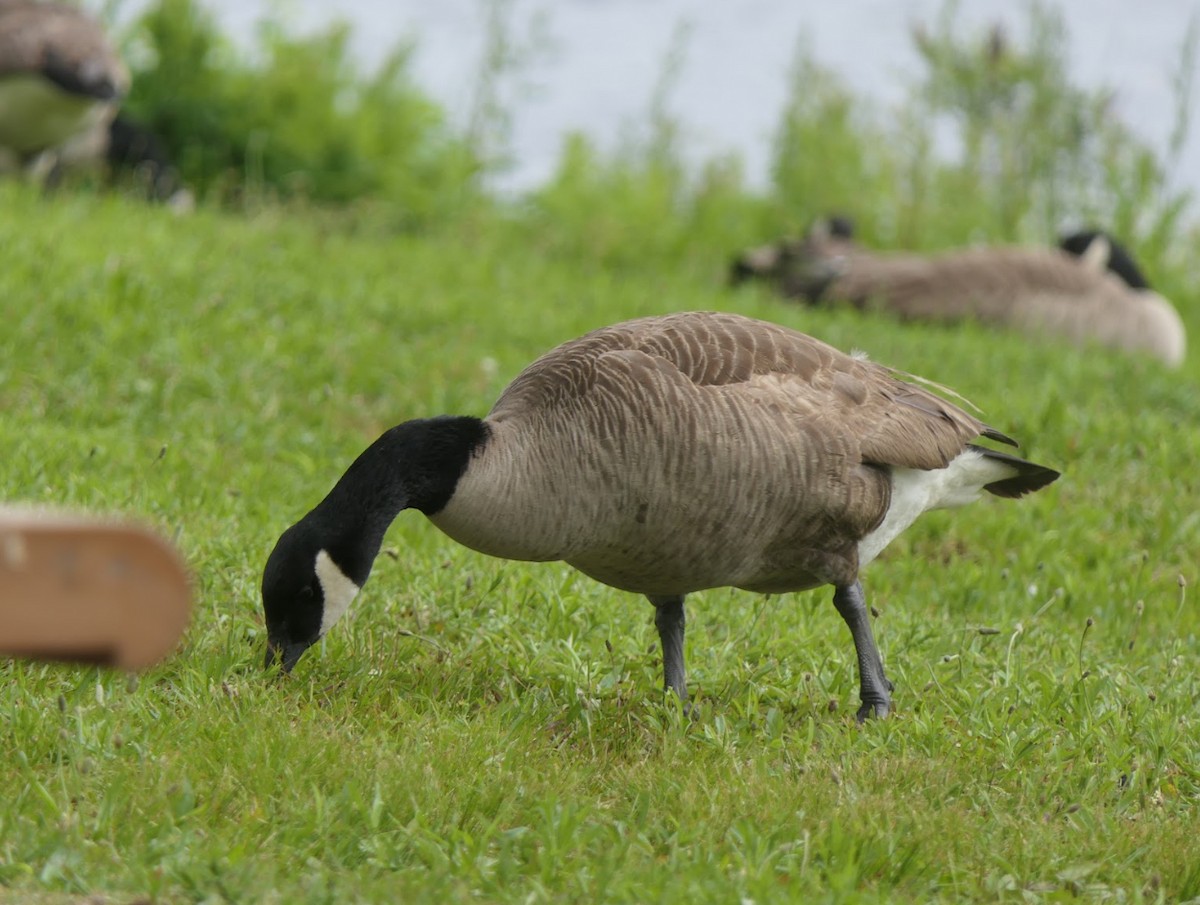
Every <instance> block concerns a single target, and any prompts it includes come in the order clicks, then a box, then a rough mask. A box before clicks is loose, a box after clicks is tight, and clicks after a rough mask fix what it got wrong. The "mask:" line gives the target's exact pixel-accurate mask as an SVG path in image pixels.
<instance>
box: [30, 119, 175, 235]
mask: <svg viewBox="0 0 1200 905" xmlns="http://www.w3.org/2000/svg"><path fill="white" fill-rule="evenodd" d="M56 153H57V157H58V161H57V163H58V167H56V168H55V169H54V170H53V171H52V173H51V174H50V176H51V180H53V181H57V178H58V177H61V176H62V175H63V171H78V170H97V169H98V170H103V171H104V177H105V178H106V181H107V182H109V183H110V184H113V183H126V184H128V185H130V187H132V188H133V189H135V190H136V191H137V192H138V193H139V194H141V195H142V196H143V197H145V198H146V199H148V200H151V201H161V202H162V203H164V204H166V205H167V206H168V207H170V208H172V209H174V210H176V211H179V212H181V213H186V212H188V211H191V210H192V209H193V208H194V207H195V196H194V195H193V194H192V191H191V189H189V188H188V187H187V186H186V185H184V184H183V180H182V179H181V178H180V175H179V170H178V169H176V167H175V165H174V164H173V163H172V162H171V158H170V156H169V155H168V153H167V150H166V148H165V147H164V146H163V143H162V142H161V141H160V140H159V138H158V136H157V135H155V134H154V132H153V131H152V130H151V129H150V128H149V127H148V126H146V125H144V124H142V123H141V122H140V121H138V120H137V119H135V118H133V117H132V116H130V115H129V114H127V113H126V112H125V111H123V110H122V111H120V112H119V113H117V115H116V116H114V117H113V118H112V120H111V121H110V122H98V123H96V124H94V125H93V126H92V128H91V129H89V130H88V131H87V132H85V133H83V134H81V135H77V136H75V137H74V138H72V139H70V140H69V141H67V142H65V143H64V144H63V145H61V146H60V147H59V148H58V150H57V152H56Z"/></svg>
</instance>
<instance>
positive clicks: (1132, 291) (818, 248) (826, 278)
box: [732, 226, 1187, 367]
mask: <svg viewBox="0 0 1200 905" xmlns="http://www.w3.org/2000/svg"><path fill="white" fill-rule="evenodd" d="M1123 277H1124V278H1123ZM754 278H760V279H765V280H769V281H771V282H773V283H774V284H776V285H777V286H778V287H779V290H780V292H781V293H782V294H783V295H785V296H787V297H790V298H799V299H802V300H804V301H808V302H812V303H817V302H823V301H826V300H828V301H836V302H846V303H849V304H851V305H854V306H856V307H860V308H868V307H872V306H874V307H878V308H881V309H883V310H885V311H889V312H891V313H893V314H895V315H897V316H899V317H901V318H905V319H913V320H931V321H959V320H965V319H974V320H978V321H980V322H982V323H985V324H993V325H997V326H1003V327H1009V328H1014V329H1017V330H1020V331H1023V332H1025V333H1029V334H1034V335H1049V336H1055V337H1059V338H1061V339H1065V340H1068V341H1070V342H1072V343H1075V344H1079V345H1083V344H1086V343H1093V342H1094V343H1098V344H1100V345H1103V346H1107V347H1109V348H1113V349H1119V350H1121V351H1124V352H1133V353H1140V354H1147V355H1151V356H1153V357H1155V358H1157V359H1158V360H1160V361H1161V362H1163V363H1164V364H1166V365H1168V366H1170V367H1177V366H1179V365H1180V364H1182V363H1183V360H1184V357H1185V355H1186V350H1187V331H1186V329H1185V327H1184V325H1183V321H1182V320H1181V319H1180V317H1179V314H1178V312H1177V311H1176V310H1175V308H1174V307H1173V306H1172V305H1171V303H1170V302H1168V301H1167V300H1166V299H1164V298H1163V297H1162V296H1160V295H1158V294H1157V293H1154V292H1152V291H1150V289H1149V287H1148V286H1147V285H1146V283H1145V278H1144V277H1142V276H1141V272H1140V271H1139V270H1138V268H1137V266H1136V264H1134V263H1133V259H1132V257H1131V256H1130V255H1129V253H1128V251H1126V250H1125V249H1124V248H1122V247H1121V246H1119V245H1118V244H1117V243H1116V242H1114V241H1113V240H1112V239H1111V238H1110V237H1108V236H1105V235H1104V234H1102V233H1098V232H1089V233H1080V234H1076V235H1075V236H1072V237H1068V238H1067V239H1064V240H1063V244H1062V246H1061V247H1060V248H1036V247H1003V246H1001V247H983V248H962V249H954V250H951V251H945V252H939V253H935V254H917V253H912V252H874V251H870V250H867V249H864V248H862V247H861V246H859V245H857V244H856V243H855V242H854V241H853V238H852V237H851V235H850V233H849V231H848V229H847V228H845V227H844V226H843V227H842V228H840V229H834V230H829V229H826V228H820V227H818V228H815V229H814V230H812V231H810V233H809V235H808V236H806V237H805V238H804V239H801V240H783V241H781V242H779V243H776V244H774V245H767V246H762V247H759V248H754V249H750V250H749V251H747V252H745V253H743V254H742V255H741V256H739V257H738V258H737V259H736V260H735V262H734V265H733V270H732V279H733V281H734V282H735V283H736V282H741V281H742V280H746V279H754ZM1127 279H1134V280H1136V281H1140V285H1136V284H1133V283H1129V282H1127V281H1126V280H1127Z"/></svg>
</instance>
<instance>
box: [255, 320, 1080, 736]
mask: <svg viewBox="0 0 1200 905" xmlns="http://www.w3.org/2000/svg"><path fill="white" fill-rule="evenodd" d="M980 436H984V437H988V438H990V439H993V440H999V441H1001V442H1006V443H1013V441H1011V440H1009V439H1008V438H1007V437H1005V436H1004V435H1003V434H1000V433H998V432H997V431H995V430H993V429H992V428H990V427H988V426H986V425H985V424H983V422H981V421H979V420H978V419H976V418H975V417H973V416H972V415H969V414H967V413H966V412H964V411H962V410H961V409H959V408H957V407H955V406H953V405H951V404H949V403H948V402H946V401H945V400H943V399H942V398H940V397H938V396H935V395H934V394H932V393H931V392H929V391H928V390H926V389H924V388H922V387H920V386H916V385H914V384H912V383H908V382H905V381H904V380H902V379H900V376H899V375H898V374H897V373H896V372H894V371H892V370H891V369H889V368H886V367H883V366H882V365H878V364H874V363H872V362H870V361H867V360H865V359H864V358H862V357H855V356H850V355H845V354H843V353H841V352H839V351H838V350H836V349H834V348H832V347H831V346H828V345H826V344H825V343H822V342H820V341H818V340H816V339H813V338H811V337H809V336H805V335H804V334H802V333H797V332H795V331H793V330H789V329H786V328H784V327H780V326H777V325H775V324H770V323H765V322H762V321H756V320H751V319H749V318H745V317H740V316H737V315H732V314H713V313H684V314H673V315H667V316H664V317H648V318H643V319H641V320H634V321H629V322H627V323H622V324H617V325H615V326H611V327H606V328H603V329H600V330H596V331H594V332H592V333H589V334H587V335H586V336H583V337H581V338H579V339H576V340H573V341H571V342H568V343H566V344H564V345H561V346H559V347H558V348H556V349H554V350H552V351H551V352H549V353H547V354H546V355H544V356H542V357H541V358H539V359H538V360H537V361H535V362H534V363H533V364H531V365H530V366H529V367H527V368H526V369H525V370H524V371H523V372H521V374H520V375H518V376H517V378H516V379H515V380H514V381H513V382H512V383H511V384H509V386H508V388H507V389H506V390H505V391H504V392H503V393H502V394H501V396H500V398H499V400H498V401H497V402H496V404H495V406H494V407H493V408H492V410H491V412H490V414H489V415H488V416H487V417H486V418H484V419H479V418H474V417H468V416H463V417H455V416H443V417H438V418H430V419H422V420H417V421H407V422H405V423H403V424H401V425H399V426H397V427H394V428H392V429H391V430H389V431H387V432H386V433H384V434H383V435H382V436H381V437H380V438H379V439H378V440H376V441H375V442H374V443H372V444H371V445H370V446H369V447H368V448H367V449H366V451H364V452H363V453H362V454H361V455H360V456H359V457H358V459H357V460H356V461H355V462H354V463H353V464H352V465H351V466H350V468H349V469H348V470H347V471H346V473H345V474H344V475H343V476H342V477H341V479H340V480H339V481H338V482H337V484H336V485H335V486H334V488H333V489H332V490H331V491H330V492H329V495H328V496H326V497H325V499H324V500H322V501H321V502H320V503H319V504H318V505H317V506H316V508H314V509H313V510H312V511H311V512H309V513H308V514H307V515H306V516H304V518H302V519H301V520H300V521H299V522H297V523H296V524H294V525H293V526H292V527H290V528H288V529H287V531H285V532H284V533H283V535H282V537H280V538H279V541H278V543H277V544H276V545H275V549H274V550H273V551H272V553H271V555H270V557H269V558H268V560H267V564H266V568H265V570H264V572H263V581H262V597H263V608H264V610H265V614H266V625H267V643H268V649H267V664H268V665H269V664H270V663H272V662H274V661H275V660H276V658H277V657H281V658H282V666H283V669H284V670H290V669H291V668H292V667H293V666H294V665H295V663H296V661H297V660H298V659H299V658H300V656H301V654H303V653H304V651H305V650H306V649H307V648H308V647H309V646H310V645H312V644H313V643H314V642H315V641H317V639H319V638H320V637H321V636H322V635H324V634H325V632H327V631H328V630H329V628H330V626H331V625H333V623H334V622H335V621H337V619H338V618H339V617H340V616H341V615H342V614H343V613H344V612H345V611H346V609H347V607H348V606H349V605H350V602H351V600H353V598H354V597H355V595H357V594H358V592H359V590H360V589H361V588H362V586H363V583H364V582H366V580H367V576H368V575H369V574H370V571H371V565H372V562H373V561H374V559H375V557H376V555H377V553H378V551H379V548H380V544H381V542H382V540H383V536H384V532H385V531H386V530H387V528H388V526H389V525H390V524H391V522H392V520H393V519H395V517H396V515H397V514H398V513H399V512H400V511H402V510H404V509H417V510H419V511H420V512H422V513H424V514H425V515H426V516H427V517H428V518H429V519H430V521H432V522H433V523H434V524H435V525H436V526H437V527H438V528H440V529H441V530H442V531H444V532H445V533H446V534H448V535H449V536H450V537H452V538H453V539H454V540H456V541H458V542H459V543H461V544H464V545H466V546H468V547H470V548H472V549H474V550H478V551H480V552H482V553H487V554H490V555H492V556H500V557H505V558H508V559H518V560H532V561H551V560H563V561H565V562H567V563H569V564H570V565H572V566H574V567H575V568H576V569H578V570H579V571H581V572H583V573H585V574H586V575H589V576H591V577H592V578H594V579H596V580H597V581H601V582H603V583H605V584H608V585H611V586H612V587H615V588H620V589H622V590H626V591H632V592H635V593H639V594H644V595H645V596H646V597H648V598H649V600H650V602H651V603H652V604H653V605H654V606H655V608H656V610H657V613H656V616H655V625H656V626H657V628H658V632H659V636H660V640H661V642H662V651H663V671H664V677H665V686H666V688H668V689H671V690H673V691H674V692H675V693H676V694H678V696H679V697H680V698H681V699H683V700H684V701H686V700H687V684H686V681H685V675H684V662H683V636H684V609H683V602H684V596H685V595H686V594H689V593H691V592H692V591H699V590H703V589H704V588H715V587H724V586H733V587H737V588H743V589H745V590H748V591H756V592H760V593H780V592H784V591H800V590H805V589H808V588H815V587H818V586H820V585H824V584H831V585H833V586H834V595H833V601H834V604H835V605H836V606H837V609H838V612H839V613H841V615H842V618H843V619H845V621H846V623H847V625H848V626H849V627H850V633H851V635H852V636H853V639H854V646H855V649H856V651H857V654H858V664H859V677H860V682H861V696H862V708H861V709H860V710H859V712H858V716H859V718H860V719H865V718H866V717H868V716H871V715H876V716H884V715H886V714H887V713H888V710H889V708H890V705H891V696H890V691H891V684H890V683H889V682H888V681H887V679H886V677H885V676H884V672H883V664H882V661H881V660H880V656H879V651H878V649H877V648H876V646H875V640H874V638H873V637H872V634H871V625H870V622H869V620H868V616H867V606H866V601H865V598H864V596H863V589H862V585H861V584H860V583H859V579H858V575H859V570H860V569H861V568H862V567H863V566H865V565H867V563H869V562H870V561H871V560H873V559H874V558H875V557H876V556H877V555H878V554H879V552H880V551H881V550H882V549H883V548H884V547H885V546H886V545H887V544H888V543H889V542H890V541H891V540H892V539H893V538H894V537H896V535H898V534H899V533H900V532H901V531H903V530H904V529H905V528H906V527H908V525H909V524H911V523H912V522H913V521H914V520H915V519H916V518H917V516H919V515H920V514H921V513H922V512H925V511H926V510H929V509H937V508H945V507H953V506H960V505H963V504H965V503H968V502H970V501H971V500H974V499H975V498H977V497H978V496H979V495H980V493H981V491H984V490H986V491H988V492H990V493H993V494H995V495H997V496H1002V497H1018V496H1021V495H1023V494H1025V493H1028V492H1029V491H1032V490H1038V489H1039V488H1041V487H1044V486H1046V485H1047V484H1049V483H1050V482H1051V481H1053V480H1054V479H1055V478H1057V477H1058V472H1056V471H1052V470H1051V469H1049V468H1043V467H1042V466H1040V465H1034V464H1032V463H1029V462H1026V461H1024V460H1022V459H1018V458H1016V457H1015V456H1012V455H1008V454H1006V453H1003V452H997V451H995V450H991V449H987V448H984V447H982V446H977V445H975V444H974V443H973V442H972V441H973V440H975V439H976V438H978V437H980Z"/></svg>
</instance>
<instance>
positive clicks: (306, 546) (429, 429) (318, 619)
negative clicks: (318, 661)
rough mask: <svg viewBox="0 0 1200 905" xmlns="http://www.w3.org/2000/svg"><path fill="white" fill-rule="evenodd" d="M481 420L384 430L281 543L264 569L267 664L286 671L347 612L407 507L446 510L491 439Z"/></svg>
mask: <svg viewBox="0 0 1200 905" xmlns="http://www.w3.org/2000/svg"><path fill="white" fill-rule="evenodd" d="M488 435H489V434H488V427H487V425H485V424H484V422H482V421H481V420H479V419H478V418H471V417H450V416H443V417H439V418H428V419H420V420H415V421H406V422H404V423H403V424H400V425H398V426H396V427H393V428H392V429H391V430H389V431H387V432H385V433H384V434H383V435H382V436H381V437H380V438H379V439H378V440H376V441H375V442H374V443H372V444H371V445H370V446H368V447H367V448H366V450H364V451H363V453H362V454H361V455H360V456H359V457H358V458H357V459H356V460H355V461H354V463H353V464H352V465H351V466H350V467H349V468H348V469H347V470H346V473H345V474H344V475H342V477H341V478H340V479H339V480H338V482H337V484H336V485H334V488H333V489H332V490H331V491H330V492H329V494H328V496H326V497H325V499H323V500H322V501H321V502H320V503H319V504H317V506H316V508H314V509H313V510H312V511H311V512H309V513H308V514H307V515H306V516H304V518H302V519H301V520H300V521H298V522H296V524H294V525H292V526H291V527H290V528H288V529H287V530H286V531H284V532H283V534H282V535H281V536H280V538H279V540H278V541H277V542H276V544H275V548H274V549H273V550H272V551H271V555H270V556H269V557H268V558H267V565H266V567H265V568H264V569H263V579H262V602H263V614H264V616H265V619H266V626H267V657H266V664H265V665H266V666H268V667H269V666H270V665H271V664H272V663H274V662H276V661H277V660H278V661H280V663H281V666H282V668H283V671H284V672H290V671H291V669H292V667H293V666H295V665H296V663H297V661H298V660H299V659H300V657H301V656H302V655H303V653H304V652H305V651H306V650H308V649H309V648H310V647H312V645H314V644H315V643H316V642H317V641H319V640H320V639H321V638H322V637H323V636H324V635H325V633H326V632H327V631H329V629H330V627H331V626H332V625H333V624H334V623H335V622H337V621H338V619H340V618H341V617H342V616H343V615H345V613H346V611H347V610H348V609H349V608H350V604H351V603H352V602H353V601H354V598H355V597H356V596H358V592H359V591H360V590H361V589H362V586H363V585H364V584H365V583H366V581H367V578H368V577H369V576H370V574H371V566H372V565H373V564H374V562H375V558H376V556H378V554H379V548H380V546H381V545H382V544H383V536H384V534H385V533H386V531H387V529H388V526H389V525H390V524H391V523H392V521H393V520H394V519H395V518H396V516H397V515H398V514H399V513H400V512H401V511H403V510H405V509H417V510H419V511H421V512H424V513H425V514H426V515H431V514H434V513H436V512H439V511H440V510H441V509H442V508H443V507H445V505H446V503H448V502H449V501H450V497H451V496H453V495H454V490H455V487H456V486H457V484H458V480H459V478H460V477H461V476H462V474H463V472H464V471H465V470H466V468H467V463H468V462H469V461H470V459H471V456H472V455H473V454H474V453H475V451H476V450H477V449H479V448H481V447H482V445H483V444H484V443H485V442H486V440H487V437H488Z"/></svg>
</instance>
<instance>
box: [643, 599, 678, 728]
mask: <svg viewBox="0 0 1200 905" xmlns="http://www.w3.org/2000/svg"><path fill="white" fill-rule="evenodd" d="M647 597H648V598H649V600H650V602H651V603H652V604H654V609H655V613H654V627H655V628H656V629H658V638H659V640H660V641H661V642H662V655H663V688H664V689H667V690H670V691H674V692H675V694H676V695H678V696H679V700H681V701H683V702H684V703H685V704H686V703H687V699H688V693H687V676H686V673H685V671H684V667H683V631H684V624H685V623H686V622H687V620H686V618H685V617H684V615H683V595H682V594H679V595H677V596H674V597H650V596H649V595H647Z"/></svg>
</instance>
